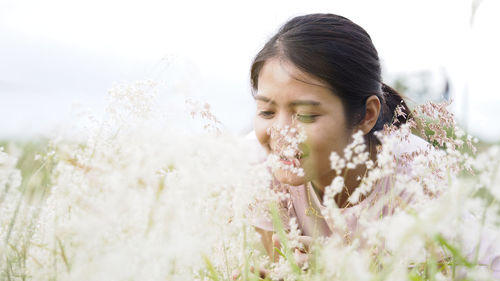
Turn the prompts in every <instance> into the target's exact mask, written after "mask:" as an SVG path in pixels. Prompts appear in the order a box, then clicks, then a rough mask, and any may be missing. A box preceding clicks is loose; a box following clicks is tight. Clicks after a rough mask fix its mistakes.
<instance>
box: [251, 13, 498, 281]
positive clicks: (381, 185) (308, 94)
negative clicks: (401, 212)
mask: <svg viewBox="0 0 500 281" xmlns="http://www.w3.org/2000/svg"><path fill="white" fill-rule="evenodd" d="M251 85H252V89H253V96H254V98H255V100H256V105H257V111H256V116H255V122H254V129H255V134H256V136H257V139H258V141H259V142H260V144H261V145H262V146H263V147H264V148H265V149H266V151H267V153H268V154H269V155H270V156H271V157H270V158H271V159H275V160H276V161H277V162H278V163H277V164H278V165H276V166H275V168H274V169H273V175H274V178H275V180H274V182H273V186H274V187H275V188H278V189H281V190H284V191H286V193H287V194H289V197H288V199H285V200H284V202H283V203H284V204H283V205H284V206H283V207H284V208H283V209H284V210H282V211H284V217H283V223H284V224H285V225H286V224H287V223H288V222H289V221H290V219H295V222H296V224H297V227H298V229H299V231H300V234H301V236H300V237H299V240H300V242H302V243H303V244H304V246H305V248H306V249H304V248H300V249H299V248H297V249H295V255H296V259H298V261H299V264H300V263H304V262H305V261H306V260H307V258H308V256H307V254H306V252H307V247H308V245H309V244H310V243H311V241H312V240H313V239H314V237H318V236H330V235H332V233H336V234H339V231H344V232H345V235H343V238H344V239H345V240H346V242H348V243H349V240H350V239H351V237H350V235H351V233H354V232H357V233H363V231H359V230H360V228H359V226H358V219H359V218H360V216H361V215H360V214H361V213H363V215H364V218H365V219H366V218H367V217H368V218H370V217H373V218H374V219H377V218H380V217H383V216H385V215H388V214H389V215H390V214H391V213H393V212H394V210H396V209H397V208H399V207H401V206H409V204H411V203H414V200H415V197H421V198H429V199H430V198H434V197H435V196H436V195H437V194H439V190H437V191H436V190H433V189H432V186H428V185H426V182H432V183H433V185H435V186H441V187H443V186H447V181H446V177H443V175H444V173H442V172H444V170H445V169H447V168H446V167H445V168H443V167H440V166H443V165H442V164H441V159H440V158H439V155H440V154H438V153H434V152H436V151H435V150H432V149H429V145H428V143H426V142H425V141H424V140H422V139H420V138H418V137H416V136H414V135H411V134H410V132H409V131H408V128H407V127H405V128H406V132H407V136H408V137H407V138H406V139H404V138H401V139H400V141H399V142H400V143H399V145H398V147H397V148H396V149H395V150H396V151H393V152H392V153H391V155H390V157H386V158H384V159H382V158H383V156H384V155H380V156H377V151H378V149H379V148H380V147H379V145H380V144H381V143H380V142H379V140H378V138H377V137H376V136H375V132H377V131H380V130H382V129H383V128H384V125H385V124H390V125H395V126H396V127H399V126H400V125H402V124H404V123H406V122H407V119H406V117H407V116H409V114H410V110H409V109H408V107H407V106H406V104H405V102H404V101H403V99H402V97H401V95H400V94H398V93H397V92H396V91H395V90H394V89H392V88H391V87H389V86H387V85H385V84H384V83H383V82H382V78H381V69H380V62H379V58H378V54H377V51H376V49H375V47H374V46H373V43H372V41H371V38H370V36H369V35H368V34H367V33H366V31H365V30H364V29H363V28H361V27H360V26H358V25H357V24H355V23H353V22H352V21H350V20H348V19H346V18H344V17H342V16H338V15H333V14H310V15H305V16H299V17H295V18H293V19H291V20H290V21H288V22H287V23H285V25H283V27H281V29H280V30H279V31H278V33H277V34H276V35H274V36H273V37H272V38H271V39H270V40H269V41H268V42H267V43H266V44H265V46H264V47H263V48H262V50H261V51H260V52H259V53H258V54H257V56H256V57H255V59H254V61H253V63H252V67H251ZM402 131H404V130H402ZM443 132H444V131H443ZM435 135H438V134H437V133H436V134H435ZM353 136H354V137H353ZM444 137H446V133H444ZM363 140H364V141H363ZM365 144H366V145H365ZM384 145H386V144H384ZM346 148H347V149H346ZM360 148H361V149H360ZM365 148H366V152H362V150H365ZM386 150H387V147H386ZM353 151H354V152H353ZM351 152H353V153H352V154H356V153H357V155H355V156H356V157H354V156H353V155H351ZM332 153H333V156H331V155H332ZM347 153H348V154H349V155H346V154H347ZM418 153H423V155H424V156H425V158H426V159H430V160H429V162H428V164H429V166H430V165H432V166H437V168H436V169H434V170H433V171H432V173H429V174H422V173H421V174H420V175H417V177H419V178H418V179H416V181H420V180H421V179H422V177H425V179H424V180H423V181H422V182H419V184H418V188H417V189H422V190H417V191H415V192H416V193H413V194H412V191H410V190H405V189H409V188H407V187H410V186H411V185H410V183H411V181H412V179H411V176H410V171H411V170H412V169H414V168H416V166H412V165H413V164H411V163H412V162H411V159H412V157H415V156H416V155H418ZM431 154H434V155H431ZM393 156H394V159H396V160H397V161H398V163H397V164H394V163H392V164H391V162H394V161H393V158H392V157H393ZM377 157H379V158H380V159H377ZM342 158H349V159H351V160H350V161H351V163H350V164H352V165H351V166H349V164H346V163H342V165H340V164H339V163H341V162H340V160H339V159H342ZM388 158H390V159H389V161H388V162H384V163H385V164H384V165H389V166H391V165H392V166H391V167H389V169H392V175H396V174H397V175H398V181H399V182H398V183H397V184H398V185H400V186H403V188H400V189H398V191H396V192H394V189H392V187H391V184H394V181H391V180H392V179H391V178H390V176H386V177H383V176H382V177H380V176H379V177H378V179H377V181H372V185H373V186H370V187H368V188H366V186H363V187H360V184H361V185H362V184H363V183H365V181H364V180H363V178H364V177H365V176H366V173H367V170H368V169H370V168H371V167H373V165H374V163H376V162H377V160H378V162H379V164H380V163H381V162H382V161H386V160H387V159H388ZM352 159H357V160H356V161H353V160H352ZM399 160H402V161H399ZM406 160H409V161H406ZM353 162H354V164H353ZM425 165H426V164H424V166H425ZM368 166H370V167H368ZM444 166H446V165H444ZM440 169H442V170H443V171H441V170H440ZM420 170H421V169H420ZM379 174H380V173H379ZM403 174H405V175H404V176H401V175H403ZM382 175H383V173H382ZM368 177H370V175H368ZM431 178H432V180H433V181H430V180H429V179H431ZM339 179H340V180H339ZM405 180H407V183H408V185H405V182H404V181H405ZM441 180H442V182H440V181H441ZM332 181H333V182H332ZM416 181H414V182H416ZM332 186H336V188H337V192H336V193H335V194H334V196H332V194H331V190H332ZM405 186H407V187H405ZM328 187H329V188H330V189H328ZM363 188H364V189H366V190H365V191H366V192H365V191H363V192H358V191H360V190H361V189H363ZM370 191H371V192H370ZM325 192H326V193H327V194H326V195H325ZM329 192H330V194H329ZM389 193H390V199H389V200H387V198H389V197H387V196H386V197H384V196H385V195H389ZM355 194H356V195H361V196H359V197H356V198H355V199H354V200H352V197H353V196H351V195H355ZM415 194H416V195H417V196H415V197H414V196H413V195H415ZM329 196H330V197H332V198H331V199H332V200H333V201H334V202H335V205H336V206H338V207H339V208H340V209H341V212H342V214H343V216H342V217H344V218H345V220H346V221H345V225H346V226H347V227H345V228H343V229H342V230H340V229H339V228H337V227H336V222H334V221H333V219H332V216H329V217H325V216H324V215H323V214H324V213H325V212H323V210H324V209H325V205H327V204H325V202H323V199H324V198H330V197H329ZM350 197H351V198H350ZM381 198H384V199H381ZM325 200H326V199H325ZM424 200H426V199H424ZM387 201H391V202H390V203H387ZM329 203H333V202H329ZM373 206H375V207H373ZM367 214H368V215H367ZM282 215H283V214H282ZM338 219H339V217H335V220H338ZM254 225H255V226H256V227H257V230H258V231H259V232H260V233H261V235H262V240H263V243H264V245H265V247H266V249H267V251H268V253H269V254H270V256H274V260H276V258H277V255H273V254H274V253H273V252H274V251H273V246H274V247H278V248H279V239H278V238H277V236H276V235H273V234H274V229H273V225H272V223H271V222H270V220H269V219H258V220H256V221H255V222H254ZM341 237H342V236H341ZM356 238H360V237H356ZM362 240H363V238H361V241H360V243H362V244H363V241H362ZM358 241H359V240H358ZM483 244H484V243H483ZM486 244H487V243H486ZM490 244H491V243H490ZM490 248H491V247H490ZM495 262H496V263H498V264H500V256H498V255H497V254H495V253H493V254H491V255H489V254H488V255H485V258H484V264H488V265H489V264H491V268H496V269H495V270H498V266H496V265H495V266H493V265H494V264H495ZM264 273H265V272H264Z"/></svg>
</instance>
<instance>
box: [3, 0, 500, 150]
mask: <svg viewBox="0 0 500 281" xmlns="http://www.w3.org/2000/svg"><path fill="white" fill-rule="evenodd" d="M0 1H1V2H0V99H1V103H0V138H4V137H26V136H28V137H29V136H33V135H36V134H40V133H45V132H48V131H50V130H52V129H53V128H54V127H57V126H58V125H60V124H63V123H64V122H67V120H68V118H67V116H68V115H69V114H70V113H71V111H72V110H74V107H73V106H72V105H73V104H75V103H76V102H79V103H82V104H84V105H85V106H87V107H89V108H90V109H92V110H95V111H97V112H98V111H100V110H102V108H103V105H104V100H105V98H104V97H105V95H106V90H107V89H108V88H110V87H111V86H112V85H113V83H115V82H121V81H134V80H140V79H148V78H152V79H160V80H165V81H166V82H167V83H170V85H171V92H170V93H167V94H166V95H172V97H166V98H167V99H169V98H172V100H174V97H173V96H175V95H181V96H183V97H185V96H193V97H196V98H199V99H205V100H207V101H208V102H209V103H210V104H211V105H212V107H213V110H214V113H215V114H216V115H217V116H219V118H220V119H221V121H222V122H223V123H224V124H225V125H226V127H227V128H228V129H230V130H231V131H233V132H238V133H243V132H245V131H248V130H249V128H251V126H252V123H251V122H252V116H253V110H254V103H253V100H252V98H251V94H250V90H249V80H248V79H249V78H248V76H249V75H248V74H249V67H250V63H251V60H252V59H253V57H254V56H255V54H256V53H257V52H258V50H259V49H260V48H261V47H262V46H263V44H264V43H265V41H266V40H267V39H268V38H269V37H270V36H272V35H273V33H274V32H275V31H276V30H277V29H278V28H279V27H280V26H281V25H282V24H283V23H284V22H285V21H286V20H287V19H289V18H291V17H293V16H295V15H300V14H306V13H312V12H329V13H336V14H340V15H343V16H346V17H348V18H350V19H351V20H353V21H354V22H356V23H358V24H359V25H361V26H362V27H363V28H365V29H366V30H367V31H368V33H369V34H370V35H371V37H372V39H373V42H374V44H375V46H376V48H377V49H378V52H379V55H380V57H381V60H382V63H383V67H384V75H385V76H384V77H385V80H386V81H391V79H393V78H394V77H396V76H398V75H407V76H408V77H409V78H410V80H409V81H410V82H412V81H413V82H412V83H413V84H415V85H416V87H417V88H418V86H419V85H418V84H419V81H420V80H418V77H421V76H418V74H419V73H422V72H423V71H430V72H431V73H432V74H433V76H431V81H430V82H431V83H430V84H431V86H432V87H431V88H432V89H433V90H434V91H435V92H439V91H440V89H441V87H442V86H443V83H444V78H443V77H444V75H446V76H448V77H449V79H450V81H451V91H452V98H453V99H454V100H455V104H454V105H453V110H454V112H455V113H456V115H457V119H458V120H459V121H460V122H461V124H463V125H464V126H466V127H467V129H468V130H470V132H471V133H473V134H474V135H477V136H479V137H481V138H484V139H486V140H489V141H498V140H500V125H498V120H500V110H498V108H500V93H499V90H498V87H496V85H494V83H495V82H496V80H497V79H498V77H500V76H499V74H500V73H499V71H498V65H500V55H499V52H498V50H500V43H499V35H498V34H499V33H498V27H500V20H499V17H498V14H499V12H500V4H499V2H500V1H498V0H484V1H482V3H481V5H480V6H479V8H478V9H477V13H476V16H475V21H474V24H473V25H471V24H470V16H471V7H472V2H473V0H437V1H436V0H435V1H431V0H420V1H403V0H382V1H369V0H368V1H353V0H350V1H349V0H342V1H335V0H330V1H312V0H310V1H261V0H258V1H245V2H243V1H150V0H147V1H123V0H122V1H117V0H116V1H115V0H112V1H103V0H100V1H97V0H87V1H69V0H45V1H36V0H0ZM269 2H270V3H269ZM412 77H413V78H412ZM415 77H416V78H415ZM415 81H416V82H415ZM413 84H412V85H413Z"/></svg>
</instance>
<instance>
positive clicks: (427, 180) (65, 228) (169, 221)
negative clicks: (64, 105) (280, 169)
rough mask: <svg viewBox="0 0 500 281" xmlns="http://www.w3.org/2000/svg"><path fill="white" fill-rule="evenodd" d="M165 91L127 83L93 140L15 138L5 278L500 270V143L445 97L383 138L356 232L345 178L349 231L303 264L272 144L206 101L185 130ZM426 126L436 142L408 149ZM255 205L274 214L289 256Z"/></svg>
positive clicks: (364, 188) (328, 195) (349, 276)
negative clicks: (377, 187)
mask: <svg viewBox="0 0 500 281" xmlns="http://www.w3.org/2000/svg"><path fill="white" fill-rule="evenodd" d="M156 96H157V87H156V84H155V83H153V82H149V81H146V82H137V83H133V84H130V85H119V86H117V87H115V88H113V89H112V90H111V91H110V92H109V97H110V102H109V104H108V107H107V109H106V115H105V117H104V119H103V120H99V121H94V123H91V125H90V126H88V127H87V128H86V134H85V136H86V138H85V139H84V140H82V141H75V140H68V139H64V138H59V139H53V140H49V141H47V142H46V143H44V142H41V143H32V144H29V145H25V146H23V147H21V148H16V146H15V145H14V144H9V143H4V144H0V145H1V146H2V148H0V149H1V150H0V239H1V241H0V280H260V279H261V277H263V276H259V274H257V273H258V272H259V271H260V269H262V270H264V269H265V270H266V271H267V272H268V274H267V276H265V277H263V278H265V279H268V280H398V281H399V280H414V281H416V280H498V278H500V202H499V199H500V168H499V167H500V147H499V146H487V147H484V148H483V149H481V151H480V152H479V153H476V152H475V148H474V142H475V139H474V138H473V137H471V136H469V135H467V134H466V133H464V132H463V131H462V130H460V129H459V128H458V127H457V126H456V124H455V121H454V120H453V117H452V116H451V115H450V114H449V113H447V111H446V104H430V103H429V104H425V105H422V106H419V107H417V108H416V109H415V112H414V116H412V117H413V119H412V120H413V121H412V122H409V123H408V124H407V125H403V126H401V128H399V129H397V128H395V127H388V128H386V130H385V131H384V132H383V133H381V134H380V135H379V139H380V140H381V143H382V146H381V149H380V151H379V152H378V157H377V162H376V163H370V165H369V166H370V167H369V168H370V169H369V171H368V173H367V174H366V176H365V177H364V178H363V179H362V181H361V185H360V187H358V188H357V189H356V192H355V193H353V194H352V195H351V199H350V200H351V201H352V203H356V202H357V201H358V198H360V197H361V196H363V195H367V194H370V192H372V187H373V186H374V183H375V182H377V181H381V180H388V181H390V186H391V188H392V189H391V191H390V192H387V193H384V194H382V195H381V197H380V198H378V200H377V202H380V204H374V205H373V206H370V208H369V209H367V211H365V212H363V213H361V214H360V218H359V221H358V224H359V226H358V227H357V231H356V232H354V233H353V232H349V231H348V229H347V224H348V223H347V220H348V219H349V218H347V217H345V215H344V212H343V210H342V209H341V208H339V207H338V206H336V204H335V201H334V200H333V198H334V196H335V194H336V193H338V192H339V191H340V189H341V188H342V186H343V184H342V178H341V177H337V178H336V179H334V181H333V182H332V184H331V185H330V186H329V187H328V188H327V190H326V192H325V197H324V204H325V206H326V211H325V212H323V215H324V216H325V217H326V218H328V219H330V220H332V221H333V224H334V225H335V230H336V231H335V232H334V233H333V235H332V236H331V237H328V238H325V237H318V238H317V239H314V243H313V244H312V245H311V247H309V249H308V250H307V255H308V259H307V261H306V262H303V261H302V262H301V261H299V260H297V255H296V251H295V249H297V248H302V246H303V245H301V243H300V241H299V236H300V233H299V231H298V229H297V224H296V222H295V221H293V220H292V221H291V222H285V223H286V224H288V225H290V229H289V230H287V231H286V230H285V228H284V225H283V221H282V220H281V219H280V205H279V202H280V200H282V199H283V198H285V197H286V196H287V194H286V193H282V192H278V191H275V190H271V189H270V188H269V186H270V182H271V179H272V177H271V174H270V173H269V170H270V167H269V165H270V163H271V164H272V161H263V159H265V158H266V156H265V154H264V153H263V152H262V151H261V150H260V148H259V146H258V144H256V143H255V141H253V140H250V139H248V138H243V137H239V136H234V135H231V134H229V133H226V132H224V131H223V130H222V129H220V127H219V125H218V121H217V119H216V118H215V117H214V116H213V115H212V114H211V113H210V111H209V110H208V107H203V106H201V107H199V108H198V109H196V111H194V112H193V116H194V117H195V118H199V119H200V120H201V121H202V122H205V123H204V124H205V125H204V127H205V131H204V132H202V133H199V132H197V133H186V132H182V133H181V132H179V131H178V130H177V129H176V128H175V127H173V126H172V125H171V124H170V123H169V122H167V120H164V119H163V118H164V117H163V115H162V114H161V112H160V110H159V108H158V107H157V100H156ZM412 132H413V133H415V134H419V135H421V136H423V137H425V138H427V141H428V142H429V143H431V144H433V148H429V147H425V148H423V149H421V150H418V151H411V152H405V151H401V147H400V145H401V144H402V143H405V141H406V140H407V139H408V138H409V136H410V135H411V134H412ZM365 149H366V145H365V144H364V143H363V141H362V138H361V139H360V138H356V137H355V138H354V142H353V144H352V145H350V146H348V147H347V148H346V152H345V153H344V157H339V156H338V155H335V154H333V155H332V156H331V160H332V169H338V170H341V169H343V168H345V167H347V168H354V167H355V166H356V165H359V164H364V163H366V161H367V157H366V154H365V153H366V151H365ZM396 154H398V155H399V156H398V157H396ZM268 160H269V159H268ZM271 160H272V159H271ZM271 168H272V167H271ZM402 168H406V169H404V170H405V171H406V172H404V173H403V172H401V171H402V170H401V169H402ZM402 194H404V195H402ZM388 202H389V203H390V204H389V205H390V206H391V207H390V209H391V210H390V211H389V215H388V214H387V213H388V212H387V210H386V209H384V208H387V204H388ZM381 214H384V215H381ZM256 217H270V218H272V220H273V223H274V228H275V229H276V233H277V235H278V236H279V238H280V241H281V247H280V248H279V249H278V248H276V249H275V251H276V253H278V254H279V256H280V258H279V260H278V261H277V262H273V261H271V260H270V258H269V257H268V255H267V253H266V251H265V249H264V247H263V245H262V244H261V240H260V239H261V238H260V235H259V234H258V232H257V231H256V230H255V227H254V226H253V223H252V221H253V219H254V218H256ZM346 237H347V238H348V239H347V238H346Z"/></svg>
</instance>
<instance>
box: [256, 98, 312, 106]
mask: <svg viewBox="0 0 500 281" xmlns="http://www.w3.org/2000/svg"><path fill="white" fill-rule="evenodd" d="M254 98H255V99H256V100H260V101H263V102H267V103H270V104H273V105H274V104H276V103H275V102H274V101H273V100H271V99H269V98H266V97H264V96H259V95H256V96H254ZM291 105H292V106H297V105H313V106H318V105H320V103H319V102H317V101H313V100H296V101H293V102H291Z"/></svg>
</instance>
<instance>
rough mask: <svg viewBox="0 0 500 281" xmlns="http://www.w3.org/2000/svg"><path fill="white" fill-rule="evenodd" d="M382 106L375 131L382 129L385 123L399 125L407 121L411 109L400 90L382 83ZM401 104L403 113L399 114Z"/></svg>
mask: <svg viewBox="0 0 500 281" xmlns="http://www.w3.org/2000/svg"><path fill="white" fill-rule="evenodd" d="M382 97H383V98H382V108H381V112H380V115H379V117H378V120H377V123H376V124H375V126H374V128H373V131H378V130H382V129H383V128H384V125H385V124H394V125H395V126H397V127H399V126H400V125H401V124H404V123H406V120H407V118H408V116H409V115H410V109H409V108H408V105H406V103H405V101H404V100H403V97H402V96H401V94H400V93H398V91H396V90H395V89H393V88H391V87H389V86H387V85H386V84H385V83H382ZM398 106H400V107H401V112H402V113H403V114H397V113H396V112H395V111H396V108H397V107H398Z"/></svg>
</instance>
